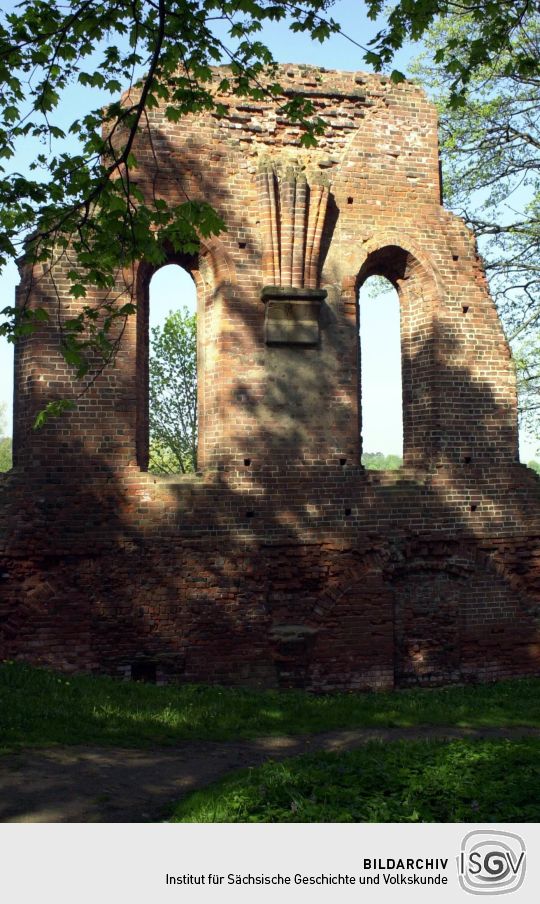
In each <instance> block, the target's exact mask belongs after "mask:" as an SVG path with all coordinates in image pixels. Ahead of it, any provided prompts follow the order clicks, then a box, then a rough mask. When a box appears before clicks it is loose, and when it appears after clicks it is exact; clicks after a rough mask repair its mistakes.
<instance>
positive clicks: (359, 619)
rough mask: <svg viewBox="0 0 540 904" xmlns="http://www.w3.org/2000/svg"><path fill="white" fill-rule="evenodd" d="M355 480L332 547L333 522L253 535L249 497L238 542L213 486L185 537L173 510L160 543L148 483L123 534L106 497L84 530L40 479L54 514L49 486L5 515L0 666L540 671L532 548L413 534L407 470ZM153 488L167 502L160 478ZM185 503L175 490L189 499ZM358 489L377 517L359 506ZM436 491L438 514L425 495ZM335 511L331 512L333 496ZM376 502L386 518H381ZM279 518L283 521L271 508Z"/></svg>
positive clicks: (274, 681) (83, 500)
mask: <svg viewBox="0 0 540 904" xmlns="http://www.w3.org/2000/svg"><path fill="white" fill-rule="evenodd" d="M522 471H523V472H524V471H525V469H522ZM517 473H519V474H521V471H519V472H517ZM147 478H148V475H145V479H147ZM524 480H525V484H526V485H527V487H528V491H529V494H530V491H531V489H532V490H534V491H536V478H534V475H531V476H530V477H529V475H527V474H525V476H524ZM374 481H375V482H374ZM385 481H386V484H387V487H386V489H385ZM353 483H354V485H355V486H357V487H358V486H360V487H361V492H360V490H358V497H357V500H356V502H355V501H354V499H353V500H352V501H351V499H352V497H353V493H352V492H351V486H352V483H351V485H349V492H348V493H347V494H345V495H346V497H347V499H348V503H347V505H346V509H347V511H350V512H351V514H350V515H349V516H344V517H342V518H341V519H340V523H341V524H342V525H343V523H345V522H346V521H347V519H348V518H350V517H352V516H353V511H354V512H355V513H356V516H357V523H356V526H354V525H346V526H345V528H343V527H342V536H339V530H338V527H337V518H336V519H335V522H334V523H332V519H330V518H329V517H328V518H327V522H328V523H327V524H326V527H324V529H323V527H322V526H321V524H320V523H319V524H318V526H317V529H316V530H315V529H314V530H312V532H311V536H310V535H309V532H308V531H307V530H306V529H305V525H304V529H303V530H301V529H300V527H299V523H297V524H296V525H295V530H294V531H293V530H292V529H291V524H290V523H289V525H288V527H286V528H282V529H280V530H278V529H277V528H276V525H275V519H274V523H273V524H269V526H268V529H267V532H266V534H264V535H263V534H262V532H261V531H260V530H259V531H257V530H256V529H255V528H252V527H250V526H249V525H250V523H251V522H252V521H255V520H256V519H257V517H259V516H260V517H262V514H261V504H260V501H259V510H258V511H256V510H255V509H256V504H255V502H254V500H253V498H251V502H250V503H249V504H250V505H251V506H252V508H251V509H250V511H251V512H252V515H251V518H249V519H247V521H246V517H245V516H246V515H247V510H246V511H244V509H245V508H246V505H247V504H248V503H247V501H246V499H247V497H241V498H240V500H239V499H238V498H237V511H236V515H235V516H234V517H236V520H237V523H238V525H239V526H238V528H237V530H236V531H233V529H232V527H231V526H230V525H229V527H226V526H225V524H224V523H223V518H224V517H225V515H224V512H225V508H223V509H221V510H220V509H219V507H218V506H217V500H218V499H219V497H223V496H224V491H223V489H222V490H221V491H220V492H218V493H217V496H212V493H211V491H210V490H209V489H208V487H207V488H206V492H202V491H201V495H200V496H199V497H198V499H199V503H202V500H203V498H206V496H207V495H208V493H210V496H211V502H212V505H214V518H213V520H212V521H211V522H210V521H207V522H206V524H207V530H206V531H204V530H203V527H202V523H203V521H204V520H205V519H206V517H207V515H206V514H205V515H204V516H203V517H202V518H200V521H199V527H198V529H195V527H194V524H193V518H194V517H195V516H194V515H193V513H192V515H191V516H189V515H188V514H187V513H186V514H185V515H184V519H183V521H182V523H183V525H184V528H185V529H184V531H182V530H181V529H180V527H178V528H177V529H175V530H173V529H172V528H171V525H170V524H169V528H168V530H165V528H164V525H165V524H166V523H167V511H168V509H167V506H166V505H164V506H161V507H159V506H158V507H157V509H156V508H155V502H156V497H154V498H153V499H149V498H148V497H149V495H151V494H149V493H148V492H146V491H144V487H142V488H141V487H140V486H139V490H140V492H139V493H138V496H137V498H135V497H134V496H133V495H130V494H129V493H128V492H127V491H126V490H125V489H124V492H123V494H122V498H123V506H124V508H123V516H122V524H120V522H119V520H118V515H119V507H120V505H121V503H120V497H119V496H116V497H114V498H110V499H109V504H110V509H107V500H106V495H104V494H105V493H106V492H108V493H111V490H110V488H109V489H108V490H105V485H103V486H102V487H101V492H102V494H103V495H102V497H101V501H102V508H101V509H100V510H99V512H98V510H97V508H95V507H94V515H93V517H92V515H91V513H90V508H89V497H88V495H85V489H84V486H81V487H80V488H79V491H78V494H76V495H74V496H70V500H69V504H68V500H67V499H66V496H65V495H64V497H63V499H62V495H61V494H59V490H58V485H57V484H55V483H54V482H53V485H52V487H51V495H50V499H51V504H52V502H54V505H55V506H56V508H55V510H54V511H51V509H50V507H48V506H47V502H46V499H47V495H46V494H47V491H46V489H43V487H42V490H41V492H42V495H41V496H36V495H33V494H31V493H29V492H28V486H26V489H24V488H23V487H24V484H23V483H19V484H18V490H17V491H15V488H14V487H12V489H11V492H10V494H9V496H10V499H11V501H12V502H14V500H15V499H17V498H19V499H20V500H22V495H24V497H25V499H26V502H25V504H22V501H21V504H19V505H17V506H16V508H17V513H15V510H14V509H12V516H11V519H8V520H9V521H10V523H11V526H12V530H11V531H9V532H8V533H9V542H7V543H6V544H5V546H4V552H3V556H2V561H1V566H0V567H1V574H2V578H1V584H0V591H1V594H0V636H1V646H0V659H21V660H25V661H28V662H31V663H34V664H40V665H46V666H50V667H53V668H57V669H61V670H64V671H89V672H94V673H108V674H112V675H116V676H120V677H126V678H140V679H146V680H157V681H158V682H169V681H179V682H202V683H222V684H228V685H249V686H259V687H302V688H306V689H309V690H313V691H325V690H351V689H385V688H391V687H394V686H411V685H416V684H423V685H435V684H445V683H451V682H464V681H490V680H494V679H497V678H506V677H511V676H519V675H534V674H540V630H539V624H540V618H539V615H540V536H539V535H538V534H532V533H530V532H529V533H527V532H526V530H523V525H522V530H521V531H520V530H518V529H517V528H516V526H515V525H514V526H513V527H512V528H511V529H508V528H507V533H506V535H504V525H503V524H502V523H499V524H498V530H497V535H496V536H494V531H491V534H490V532H489V531H484V533H481V532H480V531H478V530H476V531H472V530H469V531H468V532H467V531H465V530H464V529H462V530H461V531H460V532H459V533H458V531H457V530H456V529H454V531H450V530H449V529H448V527H447V529H446V530H439V531H434V530H433V529H431V530H427V529H426V527H427V522H426V523H425V524H424V529H419V530H417V531H412V530H411V529H410V528H409V529H408V530H407V531H404V530H401V529H400V524H399V517H398V513H399V511H401V512H402V513H403V519H404V520H407V522H408V523H410V522H411V520H412V514H411V511H412V510H411V507H410V505H406V504H405V501H406V500H407V499H408V500H409V503H410V501H411V499H412V498H413V495H414V496H415V497H416V505H417V506H421V505H422V506H424V513H425V517H427V514H426V504H427V503H426V493H427V490H426V487H425V486H423V489H422V491H420V490H419V487H418V481H416V483H414V481H413V483H414V489H411V485H410V484H411V481H409V483H407V481H406V480H405V478H404V476H403V475H402V476H401V477H400V478H398V477H396V476H395V475H394V476H388V475H379V476H376V477H373V476H371V475H368V478H362V479H359V478H358V477H356V478H354V479H353ZM424 483H425V482H424ZM317 484H318V486H319V488H320V493H321V494H322V495H321V496H320V503H321V504H322V502H321V500H322V498H323V495H324V489H323V485H322V484H321V482H320V480H318V481H317ZM153 486H154V487H158V488H159V492H160V493H161V492H163V485H161V487H160V485H159V482H158V483H156V482H155V481H154V483H153ZM453 486H454V492H455V486H456V484H455V483H454V484H453ZM177 488H178V485H177ZM147 489H148V485H147ZM388 489H390V490H391V492H388V493H387V492H386V491H387V490H388ZM86 491H88V487H87V488H86ZM169 491H170V486H169V487H168V489H167V492H169ZM514 491H515V487H514ZM92 492H93V493H94V502H95V493H96V488H95V487H94V489H93V491H92ZM186 492H187V491H186V488H185V485H184V487H183V489H182V498H183V499H184V502H185V499H186ZM216 492H217V491H216ZM370 492H373V493H375V495H376V496H377V494H378V498H379V504H378V506H371V505H370V504H369V494H370ZM145 493H146V495H145ZM431 493H432V505H433V506H434V505H435V502H434V501H433V497H434V495H435V494H434V493H433V486H431ZM43 494H45V495H43ZM385 494H386V495H385ZM309 495H310V498H313V497H312V495H311V494H309ZM427 495H428V497H429V493H428V494H427ZM534 495H535V493H533V496H534ZM524 498H525V497H524ZM333 499H334V503H335V505H336V506H337V505H338V503H339V505H341V500H338V502H336V497H335V491H334V495H333ZM361 499H363V500H364V503H363V506H360V500H361ZM385 499H386V500H391V506H392V507H391V508H389V509H388V511H387V512H386V514H385V512H384V505H385V502H384V500H385ZM531 501H534V500H532V499H531ZM289 502H290V500H289ZM77 504H78V505H79V507H80V510H81V512H83V516H82V520H81V522H80V523H79V522H78V516H77ZM388 504H389V505H390V503H388ZM32 505H33V506H34V507H33V508H32ZM176 505H177V507H178V506H179V499H178V497H177V498H176ZM228 505H229V509H230V499H229V502H228ZM291 505H292V503H291V502H290V506H289V508H290V507H291ZM305 505H307V503H306V502H305V500H304V507H305ZM438 505H439V508H438V512H439V518H440V519H442V516H443V511H442V507H441V506H440V500H439V504H438ZM473 505H474V503H473ZM36 506H38V507H39V506H41V511H42V514H43V517H44V518H45V519H47V518H48V519H49V529H48V530H47V529H46V525H45V523H44V524H42V527H41V529H38V531H37V532H32V531H31V530H30V529H29V527H28V525H30V524H31V525H33V531H36V524H37V514H36V512H37V509H36ZM194 508H195V509H198V506H197V505H195V506H194ZM278 508H279V511H280V512H281V513H283V512H286V506H285V504H284V500H283V499H282V500H281V501H280V504H279V506H278ZM323 509H324V506H323ZM469 509H470V505H469ZM68 510H69V513H70V515H69V518H68V514H67V512H68ZM508 510H509V508H508V506H507V511H508ZM531 510H532V509H531ZM6 511H7V509H6V508H4V512H6ZM370 511H371V512H372V517H373V518H374V519H375V520H374V521H372V522H370V521H369V519H368V515H367V513H368V512H370ZM514 511H515V499H514ZM157 513H159V519H158V515H157ZM319 513H321V512H320V511H319ZM361 513H363V516H364V518H365V519H367V520H364V523H363V525H360V524H359V523H358V521H359V516H360V514H361ZM375 513H377V515H378V518H379V519H383V521H384V519H385V518H386V524H383V522H382V521H381V520H379V521H377V518H376V517H375ZM392 513H393V514H392ZM322 514H323V515H324V511H323V512H322ZM521 514H522V515H523V517H524V518H525V515H524V510H522V512H521ZM240 515H241V516H242V518H243V520H242V518H241V517H240ZM229 516H230V518H231V519H232V520H234V517H233V515H232V514H231V512H230V511H229ZM63 517H65V519H66V523H65V524H64V522H63ZM190 517H191V521H190ZM199 517H200V516H199ZM432 517H433V518H434V517H435V513H433V512H432ZM391 518H393V519H394V528H393V529H391V528H389V524H388V521H389V519H391ZM25 519H27V520H26V521H25ZM152 519H155V523H154V528H155V525H156V524H157V523H159V524H161V528H160V530H159V531H157V530H155V529H151V527H152V524H153V520H152ZM308 520H309V519H308ZM323 520H324V519H323ZM428 520H429V519H428ZM525 520H526V519H525ZM69 521H70V522H71V527H72V530H71V533H69V531H68V529H67V523H68V522H69ZM128 522H129V524H130V525H131V529H130V530H127V523H128ZM488 522H489V518H488ZM14 524H16V525H17V526H18V531H15V532H14V531H13V526H14ZM25 524H26V525H27V527H26V528H25ZM135 524H138V528H137V529H135V526H134V525H135ZM220 524H221V527H219V525H220ZM144 525H145V526H146V529H145V530H143V526H144ZM190 525H191V529H190V530H188V527H189V526H190ZM525 527H526V524H525ZM432 528H433V525H432ZM317 533H318V534H319V537H320V538H319V539H317V538H316V536H315V534H317ZM332 535H333V536H332Z"/></svg>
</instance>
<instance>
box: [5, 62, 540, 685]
mask: <svg viewBox="0 0 540 904" xmlns="http://www.w3.org/2000/svg"><path fill="white" fill-rule="evenodd" d="M219 77H220V73H219V71H216V74H215V78H216V84H217V81H218V80H219ZM280 78H281V81H282V83H284V85H285V87H286V91H287V93H288V94H289V95H295V94H297V93H299V92H300V93H302V94H304V95H307V96H309V97H310V99H311V100H312V101H313V103H314V106H315V111H316V113H317V114H319V115H321V116H322V117H323V118H324V119H325V120H326V122H327V123H328V128H327V131H326V134H325V136H324V137H323V138H322V139H321V140H320V141H319V144H318V146H317V147H315V148H312V149H304V148H302V147H301V146H300V145H299V138H300V131H299V129H298V128H296V127H295V126H293V125H291V124H290V123H288V122H287V121H285V120H284V119H283V118H282V117H281V115H280V113H279V104H278V103H277V102H275V103H274V102H267V101H264V102H254V101H251V100H249V101H247V100H245V99H240V98H235V97H232V96H228V97H226V98H224V101H225V102H226V103H227V104H228V105H229V110H228V114H227V115H226V116H225V117H224V118H221V119H219V118H216V117H215V116H214V115H212V114H210V113H201V114H197V115H194V116H192V117H191V118H189V117H188V118H186V119H182V121H181V122H180V123H178V124H173V123H171V122H168V121H167V120H166V118H165V116H164V114H163V111H161V110H159V109H158V110H153V111H150V113H149V125H148V127H147V129H146V131H143V132H142V133H141V135H140V137H139V140H138V147H137V151H136V154H137V158H138V163H139V171H138V172H137V180H138V184H139V187H140V188H141V190H142V191H143V192H145V193H151V192H154V193H155V194H156V195H157V196H162V197H166V198H167V199H169V200H171V201H174V200H178V201H182V200H184V199H185V197H186V196H189V197H190V198H194V199H203V200H205V201H207V202H209V203H210V204H211V205H212V206H213V207H214V208H215V209H216V210H217V211H218V212H219V213H220V214H221V215H222V216H223V218H224V220H225V222H226V226H227V231H226V232H225V233H223V234H221V235H220V236H219V237H218V238H214V239H212V240H210V241H208V242H205V243H203V245H202V247H201V251H200V254H199V255H198V256H197V257H194V258H181V257H175V256H174V255H171V258H170V262H177V263H180V264H181V265H182V266H183V267H185V268H186V269H188V270H189V272H190V273H191V274H192V276H193V278H194V280H195V283H196V286H197V299H198V301H197V304H198V409H199V418H200V438H199V467H200V471H199V472H198V473H197V474H194V475H188V476H175V477H169V478H167V477H158V476H156V475H152V474H150V473H148V472H147V471H146V470H145V468H146V463H147V446H148V425H147V420H148V410H147V408H148V374H147V367H148V284H149V280H150V277H151V275H152V268H151V267H150V266H149V265H148V264H146V263H145V262H141V263H140V265H139V266H137V267H136V268H134V270H133V271H130V272H129V273H123V274H121V278H120V276H119V279H118V285H117V287H116V295H117V297H118V303H123V302H124V301H126V300H129V299H130V298H132V297H134V298H136V300H137V305H138V311H137V316H136V317H135V316H134V317H131V318H129V320H128V322H127V325H126V328H125V334H124V336H123V339H122V343H121V346H120V350H119V353H118V356H117V360H116V365H115V367H114V368H109V369H107V370H106V371H104V372H103V373H102V374H101V375H100V376H98V378H97V379H96V380H95V381H94V382H93V384H92V385H91V386H90V387H89V388H88V390H87V391H86V393H85V394H84V395H82V396H81V397H80V399H79V400H78V402H77V407H76V409H75V411H73V412H72V413H70V414H69V415H66V416H63V417H61V418H58V419H54V420H51V421H49V422H48V423H47V425H46V426H45V427H44V428H43V429H42V430H41V431H38V432H35V431H33V430H32V422H33V419H34V417H35V414H36V412H37V411H39V410H40V409H41V408H42V407H43V405H44V404H45V403H46V402H47V401H48V400H49V399H53V398H71V397H73V398H75V397H77V396H78V394H79V392H80V389H81V385H80V384H78V383H77V382H76V381H75V379H74V376H73V371H72V369H71V368H70V367H69V366H68V365H66V363H65V361H64V359H63V357H62V356H61V354H60V350H59V342H60V337H59V331H58V323H59V320H61V319H62V318H65V317H68V316H69V315H70V311H72V310H73V309H74V308H76V306H77V304H78V302H75V301H74V300H73V299H72V298H71V297H70V295H69V285H70V280H69V279H68V277H67V272H68V270H69V269H70V263H69V261H67V260H62V261H60V262H58V263H57V264H56V265H55V266H54V267H53V268H52V269H50V268H48V267H47V266H45V265H41V264H39V265H36V266H35V267H34V268H33V269H32V270H29V269H26V270H24V271H23V273H22V281H21V286H20V288H19V298H20V299H22V298H23V297H24V298H26V297H29V298H30V300H31V303H32V304H36V305H37V304H39V305H42V306H45V307H48V308H49V309H50V311H51V314H52V315H53V316H52V317H51V320H50V322H49V323H47V324H43V325H42V326H40V330H39V332H38V333H35V334H33V335H31V336H29V337H27V338H25V339H24V340H21V341H20V343H19V345H18V347H17V349H16V390H15V437H14V443H15V467H14V469H13V470H12V471H11V472H10V473H9V474H7V475H5V476H4V477H2V479H1V482H0V500H1V509H0V537H1V540H0V553H1V558H2V563H1V574H2V577H1V582H0V638H1V645H0V658H16V659H17V658H20V659H25V660H28V661H31V662H34V663H41V664H46V665H50V666H53V667H57V668H60V669H64V670H85V671H95V672H108V673H111V674H116V675H125V676H128V677H129V676H130V675H131V676H135V677H137V676H142V677H144V676H145V675H146V676H147V677H148V676H151V677H152V676H154V675H155V676H156V677H157V679H158V680H180V681H196V682H223V683H227V684H235V683H236V684H252V685H260V686H270V687H275V686H285V687H286V686H302V687H306V688H309V689H313V690H325V689H352V688H383V687H385V688H387V687H392V686H395V685H398V686H403V685H408V684H414V683H441V682H449V681H463V680H490V679H493V678H496V677H506V676H512V675H526V674H538V672H539V666H540V633H539V612H540V609H539V601H540V596H539V594H540V546H539V543H538V538H539V536H540V523H539V516H538V513H539V501H540V495H539V484H538V479H537V477H536V475H535V474H533V472H531V471H529V470H528V469H526V468H525V467H524V466H522V465H520V464H519V462H518V447H517V416H516V394H515V376H514V372H513V367H512V362H511V357H510V352H509V349H508V345H507V343H506V341H505V338H504V335H503V332H502V329H501V325H500V322H499V319H498V316H497V312H496V310H495V307H494V304H493V302H492V300H491V298H490V296H489V294H488V290H487V286H486V281H485V277H484V273H483V269H482V265H481V261H480V260H479V258H478V255H477V252H476V246H475V242H474V239H473V236H472V235H471V234H470V232H469V231H468V230H467V229H466V227H465V226H464V224H463V222H462V221H461V220H460V219H458V218H456V217H455V216H453V215H451V214H449V213H448V212H447V211H445V210H444V209H443V207H442V206H441V197H440V184H439V166H438V148H437V122H436V114H435V110H434V108H433V107H432V106H431V105H430V104H429V103H428V102H427V100H426V98H425V96H424V94H423V93H422V91H421V90H420V89H418V88H417V87H415V86H413V85H410V84H400V85H393V84H391V83H390V82H388V81H387V80H385V79H384V78H380V77H376V76H373V75H365V74H355V73H346V72H328V71H324V70H319V69H312V68H308V67H298V66H286V67H283V69H282V72H281V74H280ZM372 274H379V275H383V276H385V277H387V278H388V279H389V280H390V281H391V282H392V283H393V284H394V286H395V287H396V288H397V291H398V294H399V298H400V310H401V347H402V379H403V419H404V466H403V468H402V469H401V470H399V471H396V472H386V473H381V472H373V471H372V472H368V471H365V470H364V469H363V468H362V466H361V464H360V455H361V402H360V399H361V387H359V382H360V371H359V340H358V291H359V287H360V285H361V284H362V283H363V281H364V280H365V279H366V278H367V277H368V276H370V275H372ZM95 300H96V301H99V300H100V296H99V295H97V294H96V299H95ZM101 300H102V299H101ZM382 416H384V414H383V413H382Z"/></svg>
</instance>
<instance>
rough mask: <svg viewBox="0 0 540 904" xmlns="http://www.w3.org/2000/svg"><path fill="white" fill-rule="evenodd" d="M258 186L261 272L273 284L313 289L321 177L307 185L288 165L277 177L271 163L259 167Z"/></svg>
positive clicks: (321, 217) (322, 209) (323, 193)
mask: <svg viewBox="0 0 540 904" xmlns="http://www.w3.org/2000/svg"><path fill="white" fill-rule="evenodd" d="M257 181H258V189H259V194H260V198H261V206H262V209H263V211H264V213H263V223H262V226H263V230H264V238H263V272H264V274H265V277H266V282H267V283H268V284H269V285H273V286H282V287H286V286H291V287H293V288H297V289H301V288H306V289H316V288H318V285H319V255H320V250H321V239H322V235H323V230H324V222H325V217H326V209H327V205H328V197H329V194H330V191H329V188H328V186H327V185H325V184H323V182H322V181H321V180H319V181H318V182H315V183H314V184H309V185H308V181H307V178H306V175H305V173H303V172H300V173H295V172H294V170H293V169H292V168H289V169H287V170H286V171H285V173H284V175H283V177H282V178H281V179H279V178H278V177H277V176H276V174H275V170H274V167H273V165H272V164H271V163H266V164H263V165H262V166H261V169H260V171H259V174H258V180H257Z"/></svg>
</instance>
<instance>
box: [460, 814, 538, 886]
mask: <svg viewBox="0 0 540 904" xmlns="http://www.w3.org/2000/svg"><path fill="white" fill-rule="evenodd" d="M457 861H458V874H459V884H460V885H461V887H462V889H463V890H464V891H467V892H469V893H470V894H472V895H504V894H507V893H508V892H511V891H516V889H517V888H519V887H520V885H522V883H523V880H524V878H525V865H526V864H525V861H526V852H525V843H524V841H523V839H522V838H520V837H519V835H514V834H512V833H511V832H497V831H488V830H485V831H481V830H479V831H475V832H469V834H468V835H465V838H464V839H463V841H462V842H461V851H460V854H459V857H458V858H457Z"/></svg>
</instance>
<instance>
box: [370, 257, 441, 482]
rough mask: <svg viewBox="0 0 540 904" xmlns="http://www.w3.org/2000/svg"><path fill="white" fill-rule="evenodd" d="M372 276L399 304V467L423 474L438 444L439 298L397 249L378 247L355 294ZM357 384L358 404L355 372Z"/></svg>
mask: <svg viewBox="0 0 540 904" xmlns="http://www.w3.org/2000/svg"><path fill="white" fill-rule="evenodd" d="M373 276H377V277H384V278H385V279H386V280H387V281H388V282H389V283H391V285H392V286H393V287H394V289H395V290H396V292H397V296H398V298H399V312H400V336H401V386H402V412H403V415H402V416H403V433H402V435H403V464H404V465H405V466H406V467H411V468H426V467H428V466H429V463H430V462H431V461H433V457H434V455H436V454H437V452H438V445H437V444H438V443H440V440H441V432H440V425H439V421H440V416H439V407H440V400H439V398H438V395H437V366H436V351H435V333H434V327H433V324H434V317H435V310H436V307H437V304H438V297H439V296H438V290H437V286H436V282H435V279H434V277H433V275H432V274H431V273H430V272H429V271H428V270H427V269H426V267H425V266H424V265H423V264H422V263H421V262H420V261H419V260H418V259H417V258H416V257H415V256H414V255H413V254H411V253H410V252H408V251H407V250H405V249H404V248H401V247H399V246H398V245H384V246H381V247H379V248H377V249H376V250H374V251H372V252H371V253H370V254H369V255H368V257H367V259H366V260H365V262H364V264H363V265H362V267H361V269H360V272H359V274H358V280H357V290H358V293H360V290H361V289H362V286H363V285H364V284H365V283H366V281H367V280H368V279H369V277H373ZM376 300H377V299H375V300H374V301H375V302H376ZM361 329H362V327H361V326H360V330H361ZM361 341H362V340H359V347H360V342H361ZM384 341H385V340H384V337H382V338H381V339H380V340H379V344H380V350H381V353H382V351H383V349H384ZM359 383H360V389H359V397H360V402H361V403H362V399H363V397H364V398H365V393H366V392H368V389H367V387H364V383H363V375H362V376H361V375H360V371H359ZM377 416H378V417H379V418H384V416H385V414H384V411H379V413H378V415H377ZM360 421H361V422H362V416H361V417H360ZM362 436H364V431H363V430H362ZM365 451H369V450H367V449H366V450H365Z"/></svg>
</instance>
